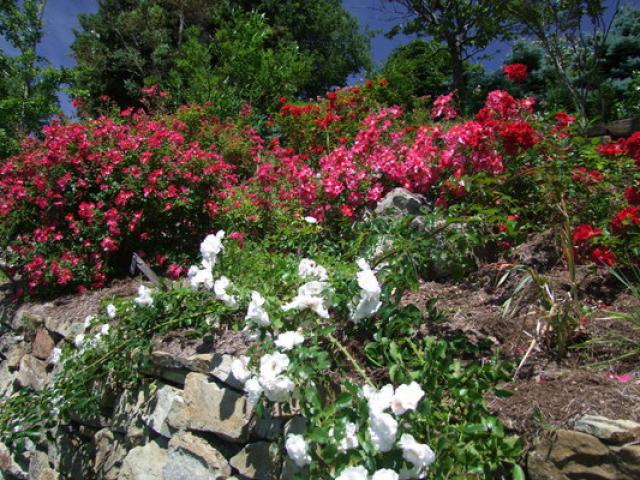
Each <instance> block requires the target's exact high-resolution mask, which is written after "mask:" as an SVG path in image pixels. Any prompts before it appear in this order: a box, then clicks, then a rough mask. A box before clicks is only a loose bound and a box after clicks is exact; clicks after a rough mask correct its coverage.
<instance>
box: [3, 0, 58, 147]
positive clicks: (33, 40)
mask: <svg viewBox="0 0 640 480" xmlns="http://www.w3.org/2000/svg"><path fill="white" fill-rule="evenodd" d="M46 4H47V2H46V0H24V1H21V2H18V1H17V0H0V35H2V36H3V37H4V38H5V39H6V40H7V42H8V43H9V45H10V46H11V47H12V48H13V50H14V52H13V54H11V55H10V54H9V53H8V52H5V51H3V50H0V158H3V157H6V156H8V155H10V154H12V153H14V152H15V151H16V149H17V147H18V145H19V141H20V138H21V137H22V136H24V135H25V134H28V133H31V132H33V131H35V130H37V129H38V128H39V127H41V126H42V124H43V123H45V122H46V121H47V120H48V119H50V118H51V116H52V115H53V114H54V113H56V112H58V111H59V106H58V97H57V91H58V87H59V86H60V83H61V82H62V80H63V73H62V72H60V71H58V70H56V69H55V68H52V67H50V66H48V65H47V64H46V61H45V60H44V59H43V58H42V57H40V56H38V54H37V51H36V49H37V47H38V45H39V44H40V42H41V41H42V35H43V30H42V16H43V14H44V10H45V7H46Z"/></svg>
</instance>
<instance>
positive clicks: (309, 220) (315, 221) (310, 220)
mask: <svg viewBox="0 0 640 480" xmlns="http://www.w3.org/2000/svg"><path fill="white" fill-rule="evenodd" d="M304 221H305V222H307V223H311V224H315V223H318V220H317V219H316V217H304Z"/></svg>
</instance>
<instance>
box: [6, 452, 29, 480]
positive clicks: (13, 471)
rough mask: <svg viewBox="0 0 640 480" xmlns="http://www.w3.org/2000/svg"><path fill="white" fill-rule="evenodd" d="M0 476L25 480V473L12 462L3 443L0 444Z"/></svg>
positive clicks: (11, 457)
mask: <svg viewBox="0 0 640 480" xmlns="http://www.w3.org/2000/svg"><path fill="white" fill-rule="evenodd" d="M0 474H2V475H5V476H7V477H9V478H15V479H17V480H26V479H27V472H25V471H24V469H23V468H22V467H21V466H20V465H18V463H17V462H16V461H15V460H14V458H13V456H12V455H11V452H10V451H9V449H8V448H7V447H6V445H5V444H4V443H0Z"/></svg>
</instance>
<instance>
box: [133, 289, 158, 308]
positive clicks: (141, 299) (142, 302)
mask: <svg viewBox="0 0 640 480" xmlns="http://www.w3.org/2000/svg"><path fill="white" fill-rule="evenodd" d="M151 292H153V290H151V289H149V288H147V287H145V286H144V285H140V286H139V287H138V296H137V297H136V298H134V299H133V302H134V303H135V304H136V305H138V306H139V307H150V306H151V305H153V298H151Z"/></svg>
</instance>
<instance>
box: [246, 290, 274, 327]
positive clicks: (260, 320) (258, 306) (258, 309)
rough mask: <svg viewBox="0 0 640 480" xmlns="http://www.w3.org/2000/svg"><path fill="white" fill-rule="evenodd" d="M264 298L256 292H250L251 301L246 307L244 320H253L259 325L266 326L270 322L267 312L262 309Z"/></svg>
mask: <svg viewBox="0 0 640 480" xmlns="http://www.w3.org/2000/svg"><path fill="white" fill-rule="evenodd" d="M264 303H265V300H264V298H263V297H262V295H260V294H259V293H258V292H256V291H253V292H251V301H250V302H249V306H248V308H247V315H246V316H245V317H244V318H245V320H249V321H253V322H255V323H256V325H258V326H259V327H268V326H269V325H270V324H271V321H270V320H269V314H268V313H267V311H266V310H265V309H264V307H263V306H264Z"/></svg>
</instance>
